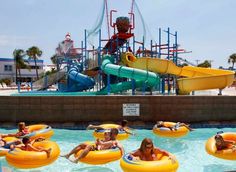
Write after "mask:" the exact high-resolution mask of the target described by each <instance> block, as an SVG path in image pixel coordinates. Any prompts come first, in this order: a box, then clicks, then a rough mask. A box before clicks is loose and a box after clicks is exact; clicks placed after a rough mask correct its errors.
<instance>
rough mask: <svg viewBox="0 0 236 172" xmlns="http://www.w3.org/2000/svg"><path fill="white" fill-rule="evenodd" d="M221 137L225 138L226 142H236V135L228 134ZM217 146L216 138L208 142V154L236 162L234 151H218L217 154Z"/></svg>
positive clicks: (206, 146) (206, 147)
mask: <svg viewBox="0 0 236 172" xmlns="http://www.w3.org/2000/svg"><path fill="white" fill-rule="evenodd" d="M220 135H221V136H222V137H223V138H224V140H231V141H235V142H236V133H233V132H227V133H223V134H220ZM215 144H216V141H215V136H213V137H211V138H209V139H208V140H207V142H206V145H205V149H206V152H207V153H208V154H210V155H213V156H215V157H217V158H221V159H226V160H236V151H233V150H232V149H230V148H228V149H224V150H221V151H217V153H216V150H217V149H216V146H215Z"/></svg>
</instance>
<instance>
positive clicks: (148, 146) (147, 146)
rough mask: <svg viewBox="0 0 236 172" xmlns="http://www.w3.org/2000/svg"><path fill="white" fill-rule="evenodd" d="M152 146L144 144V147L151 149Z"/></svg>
mask: <svg viewBox="0 0 236 172" xmlns="http://www.w3.org/2000/svg"><path fill="white" fill-rule="evenodd" d="M152 147H153V146H152V145H151V144H148V145H146V146H145V148H146V149H152Z"/></svg>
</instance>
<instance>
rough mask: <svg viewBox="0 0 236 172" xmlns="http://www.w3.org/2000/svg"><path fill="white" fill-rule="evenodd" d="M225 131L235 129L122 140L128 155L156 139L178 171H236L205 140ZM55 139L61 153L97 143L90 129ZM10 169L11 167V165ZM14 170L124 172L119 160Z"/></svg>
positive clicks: (60, 133)
mask: <svg viewBox="0 0 236 172" xmlns="http://www.w3.org/2000/svg"><path fill="white" fill-rule="evenodd" d="M221 130H223V131H224V132H227V131H233V132H236V129H235V128H223V129H217V128H204V129H196V130H195V131H193V132H191V133H190V134H188V135H187V136H186V137H183V138H179V139H166V138H160V137H157V136H156V135H154V134H153V133H152V131H151V130H144V129H143V130H136V133H137V135H136V136H131V137H130V138H129V139H128V140H124V141H121V143H122V144H123V146H124V148H125V151H126V153H127V152H130V151H132V150H134V149H136V148H138V147H139V146H140V143H141V141H142V139H143V138H145V137H149V138H151V139H153V141H154V144H155V145H156V146H158V147H160V148H162V149H165V150H167V151H169V152H171V153H173V154H174V155H175V156H176V157H177V159H178V161H179V169H178V172H222V171H233V170H236V166H235V161H227V160H221V159H218V158H215V157H213V156H210V155H208V154H207V153H206V152H205V141H206V140H207V139H208V138H209V137H211V136H212V135H214V134H216V132H218V131H221ZM14 131H15V130H6V129H0V133H8V132H9V133H10V132H14ZM54 131H55V135H54V136H53V138H52V140H54V141H56V142H57V143H58V144H59V146H60V148H61V154H65V153H67V152H68V151H70V150H71V149H72V148H73V147H74V146H76V145H77V144H78V143H81V142H83V141H87V140H93V137H92V131H86V130H65V129H55V130H54ZM0 163H1V165H2V166H8V164H7V162H6V161H5V158H0ZM8 167H9V166H8ZM9 168H11V169H12V171H14V172H15V171H17V172H18V171H32V172H45V171H47V172H94V171H96V172H121V171H122V170H121V168H120V165H119V161H116V162H113V163H109V164H106V165H100V166H91V165H87V164H83V163H79V164H73V163H71V162H70V161H68V160H66V159H65V158H58V160H57V161H56V162H54V163H53V164H51V165H49V166H46V167H43V168H38V169H34V170H17V169H14V168H13V167H9Z"/></svg>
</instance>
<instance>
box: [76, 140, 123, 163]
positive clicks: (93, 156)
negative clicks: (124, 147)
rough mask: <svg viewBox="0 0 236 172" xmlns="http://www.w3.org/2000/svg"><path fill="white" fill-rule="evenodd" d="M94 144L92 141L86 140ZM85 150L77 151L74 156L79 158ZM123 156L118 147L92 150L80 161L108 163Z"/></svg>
mask: <svg viewBox="0 0 236 172" xmlns="http://www.w3.org/2000/svg"><path fill="white" fill-rule="evenodd" d="M86 143H87V144H91V145H94V144H92V143H91V142H86ZM82 151H83V150H81V151H79V152H77V153H76V154H75V155H74V156H75V158H77V157H78V156H79V155H80V153H81V152H82ZM121 157H122V154H121V151H120V149H118V148H114V149H107V150H95V151H90V152H89V153H88V155H86V156H85V157H84V158H81V159H80V162H83V163H86V164H92V165H99V164H106V163H109V162H112V161H116V160H119V159H120V158H121Z"/></svg>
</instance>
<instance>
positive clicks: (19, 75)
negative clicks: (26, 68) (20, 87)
mask: <svg viewBox="0 0 236 172" xmlns="http://www.w3.org/2000/svg"><path fill="white" fill-rule="evenodd" d="M18 71H19V82H20V84H21V72H20V68H19V69H18Z"/></svg>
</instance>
